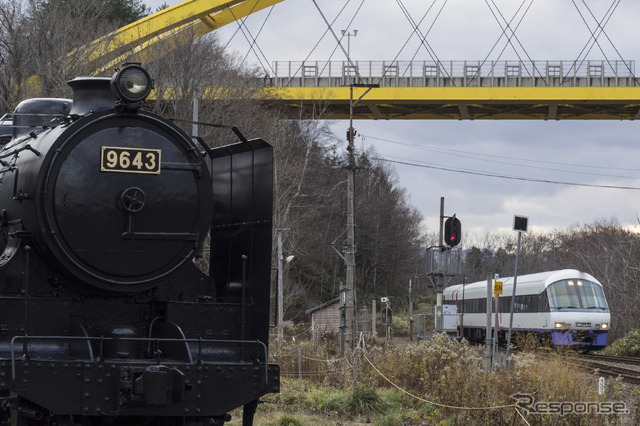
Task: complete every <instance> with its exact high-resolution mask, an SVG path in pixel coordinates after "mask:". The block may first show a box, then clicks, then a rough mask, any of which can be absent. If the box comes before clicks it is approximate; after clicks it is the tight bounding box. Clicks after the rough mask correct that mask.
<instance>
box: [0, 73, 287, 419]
mask: <svg viewBox="0 0 640 426" xmlns="http://www.w3.org/2000/svg"><path fill="white" fill-rule="evenodd" d="M69 85H70V86H71V88H72V90H73V99H72V100H68V99H50V98H39V99H28V100H25V101H23V102H21V103H20V104H19V105H18V106H17V107H16V109H15V111H14V113H13V114H12V117H11V121H10V122H11V126H12V132H11V134H10V137H5V138H4V140H2V143H3V145H2V147H1V148H0V149H1V150H0V226H1V232H0V253H1V255H0V425H9V424H18V425H40V424H42V425H97V424H116V425H117V424H162V425H187V424H194V425H196V424H198V425H201V424H207V425H208V424H212V425H221V424H223V423H225V422H226V421H228V420H229V419H230V415H229V412H230V411H232V410H233V409H235V408H237V407H244V410H243V424H245V425H250V424H252V423H253V415H254V412H255V409H256V407H257V404H258V401H259V399H260V397H262V396H263V395H265V394H267V393H271V392H277V391H278V390H279V370H278V366H277V365H273V364H269V362H268V338H269V314H270V308H269V296H270V276H271V235H272V228H271V224H272V221H271V217H272V185H273V177H272V171H273V170H272V169H273V166H272V157H273V151H272V147H271V146H270V145H269V144H267V143H266V142H264V141H263V140H261V139H254V140H246V139H245V138H244V137H243V136H242V135H241V134H240V133H239V132H236V134H237V135H238V137H239V139H240V140H239V141H238V142H235V143H232V144H229V145H226V146H223V147H220V148H213V149H212V148H209V147H208V146H207V145H206V144H205V143H204V142H203V141H202V140H201V139H198V142H200V143H196V142H194V141H193V140H192V138H190V137H189V136H188V135H186V134H185V133H184V132H183V131H182V130H180V128H178V127H177V126H176V125H175V124H174V123H172V122H171V121H169V120H166V119H164V118H163V117H161V116H158V115H155V114H152V113H150V112H147V111H144V110H143V109H142V107H143V104H144V101H145V99H146V98H147V96H148V95H149V93H150V91H151V90H152V87H151V86H152V80H151V78H150V76H149V74H148V72H147V71H146V70H145V69H144V68H142V67H141V66H140V65H139V64H125V65H124V66H123V67H122V68H121V69H120V70H119V71H118V72H116V74H114V75H113V77H111V78H109V77H81V78H76V79H74V80H72V81H70V82H69ZM5 121H7V120H5ZM205 239H208V240H209V244H208V246H207V247H209V250H205ZM196 258H203V260H204V261H205V262H204V263H207V261H208V271H207V270H205V271H202V268H198V267H196V266H195V264H194V259H196ZM205 269H206V268H205Z"/></svg>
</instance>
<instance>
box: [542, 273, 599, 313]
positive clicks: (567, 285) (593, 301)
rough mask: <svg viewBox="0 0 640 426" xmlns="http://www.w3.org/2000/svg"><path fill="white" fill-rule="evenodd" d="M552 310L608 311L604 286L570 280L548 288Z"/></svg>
mask: <svg viewBox="0 0 640 426" xmlns="http://www.w3.org/2000/svg"><path fill="white" fill-rule="evenodd" d="M547 295H548V297H549V306H550V307H552V308H583V309H607V308H608V307H607V300H606V299H605V298H604V292H603V291H602V286H600V285H598V284H596V283H594V282H591V281H587V280H581V279H568V280H562V281H558V282H555V283H553V284H551V285H550V286H549V287H548V288H547Z"/></svg>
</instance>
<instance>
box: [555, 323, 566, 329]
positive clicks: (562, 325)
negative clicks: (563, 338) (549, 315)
mask: <svg viewBox="0 0 640 426" xmlns="http://www.w3.org/2000/svg"><path fill="white" fill-rule="evenodd" d="M555 327H556V328H563V327H564V323H563V322H557V323H556V325H555Z"/></svg>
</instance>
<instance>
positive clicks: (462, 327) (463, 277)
mask: <svg viewBox="0 0 640 426" xmlns="http://www.w3.org/2000/svg"><path fill="white" fill-rule="evenodd" d="M466 280H467V276H466V275H463V276H462V316H461V317H460V337H461V338H464V287H465V281H466Z"/></svg>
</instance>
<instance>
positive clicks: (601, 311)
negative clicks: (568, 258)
mask: <svg viewBox="0 0 640 426" xmlns="http://www.w3.org/2000/svg"><path fill="white" fill-rule="evenodd" d="M499 281H502V283H503V288H502V291H503V293H502V295H500V296H499V299H498V339H499V342H506V336H507V334H508V332H509V316H510V308H511V295H512V292H513V277H508V278H500V279H499ZM492 285H493V284H492ZM491 293H492V294H493V289H492V291H491ZM494 297H495V296H494ZM443 304H445V305H453V306H454V307H455V311H456V318H457V320H456V327H457V330H456V331H457V333H458V335H460V336H462V337H465V338H466V339H468V340H469V341H472V342H484V340H485V330H486V325H487V282H486V281H479V282H475V283H470V284H464V285H463V284H458V285H453V286H450V287H447V288H445V289H444V292H443ZM492 306H493V314H492V315H491V320H492V324H493V326H494V327H495V321H496V320H495V311H496V303H495V300H494V301H493V302H492ZM610 321H611V316H610V313H609V306H608V305H607V300H606V298H605V295H604V291H603V289H602V284H601V283H600V282H599V281H598V280H597V279H595V278H594V277H593V276H591V275H589V274H587V273H585V272H581V271H578V270H575V269H563V270H559V271H549V272H540V273H537V274H530V275H521V276H518V279H517V283H516V296H515V302H514V314H513V332H514V333H515V332H529V333H535V334H536V335H538V336H539V337H540V339H541V340H544V341H547V342H549V343H553V344H554V345H570V346H579V347H582V348H585V349H586V348H589V349H601V348H603V347H604V346H606V344H607V331H608V330H609V328H610V324H611V323H610Z"/></svg>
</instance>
